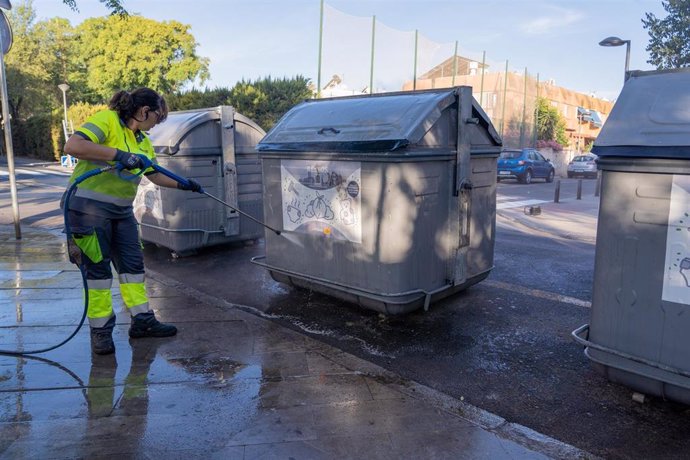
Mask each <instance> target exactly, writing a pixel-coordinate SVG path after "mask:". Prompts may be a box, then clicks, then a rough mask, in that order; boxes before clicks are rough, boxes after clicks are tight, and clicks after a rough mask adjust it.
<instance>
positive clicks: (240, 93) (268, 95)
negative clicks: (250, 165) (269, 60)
mask: <svg viewBox="0 0 690 460" xmlns="http://www.w3.org/2000/svg"><path fill="white" fill-rule="evenodd" d="M312 96H313V93H312V90H311V89H310V88H309V79H308V78H306V77H303V76H302V75H297V76H296V77H293V78H281V79H273V78H271V77H270V76H268V77H265V78H261V79H259V80H257V81H255V82H252V81H244V80H242V81H241V82H239V83H237V84H236V85H235V86H234V87H233V88H232V90H231V92H230V98H229V100H228V102H229V103H230V104H231V105H232V106H233V107H235V109H236V110H237V111H238V112H240V113H241V114H242V115H245V116H247V117H249V118H251V119H252V120H254V121H255V122H256V123H258V124H259V126H261V127H262V128H263V129H265V130H266V131H268V130H269V129H271V128H272V127H273V125H274V124H275V123H276V122H277V121H278V119H279V118H280V117H282V116H283V115H284V114H285V112H287V111H288V110H290V109H291V108H292V107H293V106H294V105H295V104H297V103H299V102H301V101H303V100H304V99H308V98H311V97H312Z"/></svg>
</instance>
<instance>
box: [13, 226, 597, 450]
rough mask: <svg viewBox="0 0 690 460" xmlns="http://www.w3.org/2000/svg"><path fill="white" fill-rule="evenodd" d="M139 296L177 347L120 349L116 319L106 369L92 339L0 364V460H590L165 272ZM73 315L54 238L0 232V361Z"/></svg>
mask: <svg viewBox="0 0 690 460" xmlns="http://www.w3.org/2000/svg"><path fill="white" fill-rule="evenodd" d="M147 283H148V286H149V291H150V293H151V297H152V298H151V302H152V305H153V307H154V309H155V310H156V312H157V314H158V315H159V316H160V318H161V319H162V320H163V321H169V322H172V323H174V324H176V325H177V326H178V328H179V334H178V335H177V336H176V337H173V338H168V339H138V340H130V339H128V337H127V328H128V318H127V316H126V315H125V314H124V313H119V314H118V323H117V327H116V330H115V343H116V348H117V353H116V354H115V355H114V356H110V357H103V356H100V357H99V356H94V357H92V355H91V353H90V350H89V335H88V327H84V328H82V330H81V331H80V332H79V333H78V334H77V335H76V336H75V338H74V339H73V340H72V341H70V342H68V343H67V344H66V345H64V346H63V347H61V348H58V349H57V350H54V351H50V352H48V353H45V354H42V355H40V356H41V357H42V358H43V360H40V361H39V360H33V359H25V358H14V357H9V356H0V456H1V457H2V458H53V457H60V458H64V457H69V458H105V457H113V456H118V457H121V456H125V457H128V458H129V457H135V458H160V457H161V456H165V457H166V458H224V459H225V458H230V459H232V458H238V459H243V458H247V459H249V458H396V459H397V458H454V459H455V458H472V459H474V458H487V459H502V458H506V459H515V458H530V459H532V458H546V457H553V458H591V456H590V455H588V454H586V453H584V452H582V451H579V450H577V449H575V448H573V447H570V446H568V445H565V444H562V443H560V442H558V441H556V440H553V439H550V438H547V437H545V436H542V435H540V434H538V433H534V432H532V431H531V430H529V429H527V428H524V427H521V426H518V425H514V424H512V423H508V422H507V421H506V420H504V419H502V418H500V417H498V416H494V415H492V414H489V413H486V412H484V411H482V410H480V409H478V408H476V407H473V406H470V405H468V404H465V403H464V402H462V401H457V400H455V399H453V398H450V397H447V396H446V395H443V394H441V393H438V392H436V391H434V390H432V389H430V388H428V387H424V386H422V385H419V384H416V383H414V382H410V381H405V380H403V379H401V378H400V377H398V376H397V375H395V374H392V373H390V372H388V371H386V370H384V369H382V368H380V367H378V366H375V365H372V364H371V363H369V362H366V361H363V360H361V359H359V358H356V357H354V356H352V355H349V354H347V353H344V352H342V351H340V350H338V349H335V348H332V347H330V346H328V345H325V344H323V343H320V342H318V341H315V340H313V339H310V338H308V337H305V336H302V335H300V334H299V333H297V332H294V331H292V330H288V329H285V328H283V327H281V326H278V325H276V324H275V323H273V322H271V321H269V320H267V319H265V318H261V317H258V316H256V315H255V314H251V313H248V312H247V311H244V309H243V308H242V307H241V306H238V305H234V304H232V303H229V302H227V301H224V300H222V299H217V298H213V297H209V296H207V295H204V294H202V293H200V292H198V291H196V290H194V289H193V288H190V287H185V286H180V285H178V284H177V283H175V282H173V281H171V280H169V279H167V278H166V277H165V276H164V275H163V274H159V273H149V277H148V281H147ZM113 292H117V289H114V291H113ZM116 303H117V304H118V305H121V303H120V299H119V298H118V297H117V296H116ZM81 312H82V298H81V278H80V275H79V272H78V270H76V268H75V267H74V266H73V265H71V264H69V263H68V262H67V259H66V255H65V244H64V241H63V238H62V236H61V235H59V234H57V232H55V231H53V232H49V231H48V230H45V229H41V228H34V227H24V228H23V238H22V240H20V241H16V240H15V239H14V233H13V231H12V227H11V226H7V225H5V226H0V320H1V322H0V348H3V349H24V350H26V349H35V348H42V347H46V346H49V345H51V344H55V343H58V342H59V341H60V340H62V339H63V338H65V337H67V336H68V335H69V334H70V332H71V331H72V330H73V329H74V325H75V324H76V322H77V321H78V319H79V318H80V315H81ZM458 372H459V373H461V372H462V371H461V370H458Z"/></svg>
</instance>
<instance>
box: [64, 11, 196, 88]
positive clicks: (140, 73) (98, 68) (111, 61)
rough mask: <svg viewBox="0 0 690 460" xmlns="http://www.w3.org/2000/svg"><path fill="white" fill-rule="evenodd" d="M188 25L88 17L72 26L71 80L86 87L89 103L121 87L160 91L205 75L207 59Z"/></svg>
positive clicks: (133, 18) (138, 17) (120, 18)
mask: <svg viewBox="0 0 690 460" xmlns="http://www.w3.org/2000/svg"><path fill="white" fill-rule="evenodd" d="M189 27H190V26H188V25H185V24H182V23H179V22H177V21H164V22H157V21H154V20H152V19H147V18H144V17H141V16H135V15H129V16H124V17H123V16H109V17H105V18H91V19H87V20H86V21H84V22H83V23H81V24H80V25H79V26H77V28H76V34H75V36H76V40H75V41H76V43H75V50H76V56H78V60H77V65H76V69H75V71H73V72H72V74H71V75H70V82H75V83H79V84H81V85H82V86H83V87H85V88H87V89H88V91H87V93H86V94H84V99H85V100H87V101H89V102H99V101H102V100H107V99H108V98H110V96H112V94H113V93H114V92H116V91H118V90H120V89H130V88H136V87H140V86H147V87H149V88H152V89H154V90H156V91H159V92H162V93H169V92H174V91H178V90H179V89H180V88H181V87H182V86H184V85H185V84H187V83H191V82H193V81H195V80H197V79H198V80H199V81H200V82H201V83H203V82H204V81H206V80H207V79H208V78H209V72H208V64H209V60H208V58H204V57H200V56H198V55H197V54H196V47H197V43H196V42H195V41H194V37H193V36H192V35H191V34H190V33H189Z"/></svg>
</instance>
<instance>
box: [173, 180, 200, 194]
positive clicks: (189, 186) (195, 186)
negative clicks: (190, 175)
mask: <svg viewBox="0 0 690 460" xmlns="http://www.w3.org/2000/svg"><path fill="white" fill-rule="evenodd" d="M185 181H187V183H186V184H183V183H182V182H178V183H177V188H179V189H180V190H190V191H192V192H197V193H201V184H200V183H198V182H197V181H195V180H194V179H185Z"/></svg>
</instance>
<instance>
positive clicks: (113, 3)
mask: <svg viewBox="0 0 690 460" xmlns="http://www.w3.org/2000/svg"><path fill="white" fill-rule="evenodd" d="M99 1H100V2H101V3H103V4H104V5H105V7H106V8H108V9H109V10H110V14H119V15H121V16H126V15H127V10H125V7H124V5H123V4H122V2H123V0H99ZM62 2H63V3H64V4H65V5H67V6H69V7H70V8H72V9H73V10H74V11H79V8H77V0H62Z"/></svg>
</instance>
